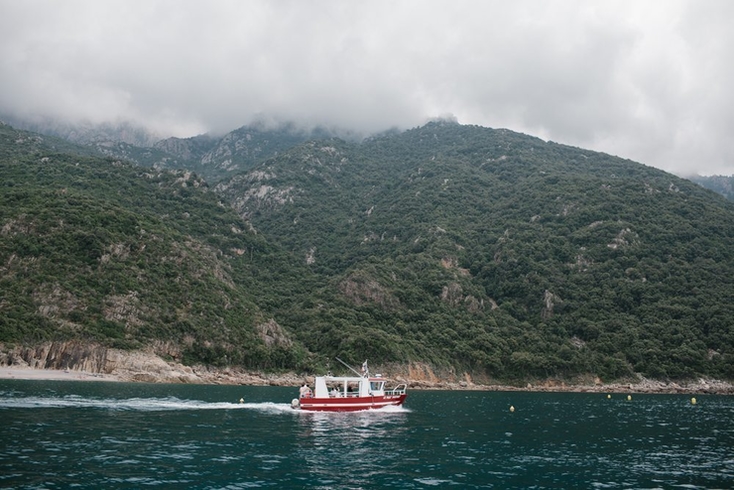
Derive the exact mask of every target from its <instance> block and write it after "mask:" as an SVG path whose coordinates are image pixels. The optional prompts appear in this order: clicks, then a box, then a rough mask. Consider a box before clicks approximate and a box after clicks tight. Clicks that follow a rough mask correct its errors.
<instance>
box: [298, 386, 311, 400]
mask: <svg viewBox="0 0 734 490" xmlns="http://www.w3.org/2000/svg"><path fill="white" fill-rule="evenodd" d="M298 393H299V396H300V397H301V398H310V397H311V388H309V387H308V383H303V386H301V389H300V390H298Z"/></svg>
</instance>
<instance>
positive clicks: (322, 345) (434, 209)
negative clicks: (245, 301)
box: [216, 123, 734, 379]
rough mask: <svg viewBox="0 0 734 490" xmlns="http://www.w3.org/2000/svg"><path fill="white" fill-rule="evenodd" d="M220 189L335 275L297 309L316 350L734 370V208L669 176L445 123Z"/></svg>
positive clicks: (493, 369) (676, 370) (567, 368)
mask: <svg viewBox="0 0 734 490" xmlns="http://www.w3.org/2000/svg"><path fill="white" fill-rule="evenodd" d="M216 191H217V192H219V193H220V194H222V196H223V197H224V198H226V200H228V201H229V202H231V203H233V206H234V207H235V209H236V210H237V211H238V213H239V214H240V215H241V216H242V217H243V219H246V220H248V221H250V222H251V223H252V226H253V228H254V229H256V230H258V231H259V232H260V233H262V234H264V235H266V236H267V237H268V238H269V239H271V240H273V241H274V242H275V243H277V244H279V245H281V246H282V247H284V248H286V249H288V250H290V251H291V252H292V253H294V254H295V255H296V256H297V257H301V260H303V261H305V262H306V263H307V264H308V265H309V267H310V268H311V269H312V270H313V271H314V272H315V273H317V274H318V275H319V276H321V277H323V278H324V279H325V280H327V281H328V282H329V286H328V287H327V288H326V290H325V294H328V296H329V298H328V301H327V300H326V299H325V300H324V301H323V302H319V303H311V304H306V305H298V307H297V308H294V309H292V310H291V311H287V312H284V314H285V315H288V316H290V318H292V320H288V321H286V320H283V322H284V323H285V324H293V325H295V324H298V325H299V329H298V330H297V332H296V335H297V338H299V339H300V340H301V341H302V342H303V343H304V344H305V345H307V346H308V347H309V348H312V349H313V350H317V351H326V352H334V353H337V352H349V353H350V354H352V355H354V356H355V357H356V356H357V355H358V354H357V352H360V351H365V350H367V357H373V358H380V359H384V358H391V357H394V358H397V359H404V358H408V359H415V358H417V359H425V360H428V361H430V362H431V363H433V364H439V365H440V364H444V365H452V366H455V367H456V368H457V369H458V368H459V367H460V366H463V367H466V366H468V367H469V369H471V370H473V371H474V372H488V373H490V374H492V375H496V376H500V377H512V376H522V377H539V378H542V377H546V376H551V375H559V374H561V375H574V374H578V373H583V372H592V373H595V374H598V375H600V376H602V377H603V378H607V379H608V378H614V377H619V376H624V375H627V374H629V373H630V372H633V371H634V372H640V373H643V374H645V375H647V376H651V377H663V378H664V377H686V376H693V375H694V374H696V373H707V374H711V375H713V374H716V375H722V376H723V375H726V376H731V374H732V372H731V369H730V368H728V367H727V365H728V363H729V361H730V360H731V359H732V358H731V355H732V350H731V346H732V345H734V337H733V336H732V334H733V333H734V332H733V330H732V318H734V316H732V314H733V313H734V309H733V308H732V305H731V302H730V301H729V300H728V299H727V298H729V297H732V296H731V295H732V293H734V290H733V289H732V286H733V282H732V279H731V277H732V273H733V272H734V269H733V266H734V262H733V259H734V255H733V254H734V243H732V240H733V239H734V220H733V219H732V217H733V215H732V213H733V212H734V207H732V205H731V204H729V203H726V202H722V200H720V199H718V198H717V197H716V196H715V195H714V194H713V193H711V192H709V191H706V190H704V189H702V188H700V187H698V186H696V185H695V184H693V183H691V182H689V181H687V180H684V179H680V178H678V177H675V176H673V175H670V174H667V173H665V172H662V171H659V170H656V169H653V168H650V167H646V166H643V165H640V164H638V163H635V162H631V161H628V160H622V159H619V158H615V157H611V156H609V155H605V154H601V153H596V152H591V151H586V150H582V149H578V148H571V147H568V146H564V145H559V144H555V143H552V142H551V143H546V142H543V141H542V140H540V139H537V138H533V137H529V136H526V135H521V134H517V133H513V132H511V131H507V130H492V129H487V128H481V127H472V126H461V125H458V124H451V123H431V124H428V125H426V126H424V127H421V128H416V129H414V130H411V131H407V132H404V133H401V134H397V135H391V136H385V137H378V138H373V139H370V140H367V141H365V142H363V143H361V144H356V143H348V142H344V141H339V140H329V141H318V142H311V143H308V144H305V145H301V146H299V147H296V148H294V149H292V150H291V151H289V152H288V153H286V154H283V155H280V156H278V157H277V158H273V159H271V160H269V161H267V162H265V163H263V164H262V165H260V166H258V167H256V168H255V169H253V170H251V171H250V172H247V173H245V174H242V175H238V176H235V177H233V178H232V179H230V180H228V181H226V182H222V183H220V184H218V185H217V187H216ZM337 312H338V313H337ZM345 333H347V335H346V336H345ZM367 346H371V347H367Z"/></svg>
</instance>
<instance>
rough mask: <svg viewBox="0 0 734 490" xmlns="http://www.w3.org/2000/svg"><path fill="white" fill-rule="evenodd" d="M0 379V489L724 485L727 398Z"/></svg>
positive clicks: (729, 430) (733, 446) (733, 452)
mask: <svg viewBox="0 0 734 490" xmlns="http://www.w3.org/2000/svg"><path fill="white" fill-rule="evenodd" d="M297 393H298V387H293V388H283V387H252V386H206V385H181V384H142V383H115V382H104V381H102V382H94V381H38V380H33V381H25V380H13V379H9V380H0V429H1V430H0V488H16V489H61V488H63V489H67V488H75V489H92V488H93V489H99V488H105V489H110V488H131V489H133V488H134V489H140V488H186V489H258V488H276V489H289V488H294V489H298V488H306V489H373V488H374V489H378V488H380V489H381V488H399V489H434V488H441V489H442V488H457V489H465V488H469V489H471V488H498V489H508V488H523V489H550V488H554V489H555V488H563V489H573V488H588V489H617V488H624V489H628V488H634V489H658V488H659V489H678V488H681V489H698V488H706V489H730V488H734V397H731V396H714V395H698V396H696V400H695V402H696V403H695V404H694V403H693V401H692V399H691V398H692V397H691V396H690V395H641V394H640V395H638V394H633V395H631V399H628V398H627V396H628V395H627V394H617V393H610V394H606V393H594V394H589V393H532V392H490V391H418V390H412V391H411V390H409V392H408V398H407V401H406V403H405V405H404V406H403V407H400V408H388V409H381V410H374V411H364V412H356V413H309V412H300V411H297V410H293V409H292V408H291V406H290V402H291V400H292V399H293V398H294V397H295V396H296V394H297Z"/></svg>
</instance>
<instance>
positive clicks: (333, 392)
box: [329, 386, 339, 398]
mask: <svg viewBox="0 0 734 490" xmlns="http://www.w3.org/2000/svg"><path fill="white" fill-rule="evenodd" d="M329 394H330V395H331V397H332V398H337V397H339V390H337V389H336V386H332V387H331V393H329Z"/></svg>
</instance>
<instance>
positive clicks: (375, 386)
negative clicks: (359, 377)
mask: <svg viewBox="0 0 734 490" xmlns="http://www.w3.org/2000/svg"><path fill="white" fill-rule="evenodd" d="M384 384H385V382H384V381H371V382H370V390H372V391H382V386H383V385H384Z"/></svg>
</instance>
